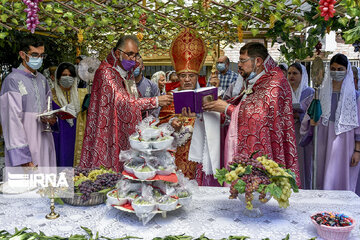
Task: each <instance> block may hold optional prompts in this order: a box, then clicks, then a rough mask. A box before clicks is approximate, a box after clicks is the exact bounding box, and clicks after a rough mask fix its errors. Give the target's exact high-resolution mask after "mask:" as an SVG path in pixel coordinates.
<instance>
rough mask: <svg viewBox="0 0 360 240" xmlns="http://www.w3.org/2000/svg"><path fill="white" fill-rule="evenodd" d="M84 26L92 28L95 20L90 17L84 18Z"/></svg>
mask: <svg viewBox="0 0 360 240" xmlns="http://www.w3.org/2000/svg"><path fill="white" fill-rule="evenodd" d="M85 22H86V24H87V25H89V26H92V25H94V24H95V20H94V19H93V18H92V17H86V20H85Z"/></svg>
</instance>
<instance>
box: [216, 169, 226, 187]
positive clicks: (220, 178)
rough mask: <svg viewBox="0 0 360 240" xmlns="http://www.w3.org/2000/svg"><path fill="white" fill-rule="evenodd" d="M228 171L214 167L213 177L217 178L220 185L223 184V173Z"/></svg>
mask: <svg viewBox="0 0 360 240" xmlns="http://www.w3.org/2000/svg"><path fill="white" fill-rule="evenodd" d="M228 172H229V171H228V170H227V169H226V168H222V169H216V173H215V175H214V177H215V178H216V179H217V180H218V182H219V184H220V185H223V183H224V182H225V180H226V178H225V174H227V173H228Z"/></svg>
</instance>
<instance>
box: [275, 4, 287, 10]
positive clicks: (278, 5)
mask: <svg viewBox="0 0 360 240" xmlns="http://www.w3.org/2000/svg"><path fill="white" fill-rule="evenodd" d="M285 7H286V6H285V4H284V3H282V2H277V3H276V9H277V10H283V9H284V8H285Z"/></svg>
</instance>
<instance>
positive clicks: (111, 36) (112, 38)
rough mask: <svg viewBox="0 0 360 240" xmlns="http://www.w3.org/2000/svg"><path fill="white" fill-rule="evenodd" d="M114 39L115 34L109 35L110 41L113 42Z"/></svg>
mask: <svg viewBox="0 0 360 240" xmlns="http://www.w3.org/2000/svg"><path fill="white" fill-rule="evenodd" d="M114 39H115V36H114V35H107V40H108V41H109V42H111V43H112V42H113V41H114Z"/></svg>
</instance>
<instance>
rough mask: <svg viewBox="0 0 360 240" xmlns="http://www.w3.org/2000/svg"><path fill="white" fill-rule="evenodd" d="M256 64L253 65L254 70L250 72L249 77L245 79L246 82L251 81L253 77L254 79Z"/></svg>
mask: <svg viewBox="0 0 360 240" xmlns="http://www.w3.org/2000/svg"><path fill="white" fill-rule="evenodd" d="M255 68H256V62H255V64H254V68H253V70H252V72H251V73H250V75H249V76H248V77H247V78H246V81H249V80H251V79H253V78H254V77H256V69H255Z"/></svg>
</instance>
